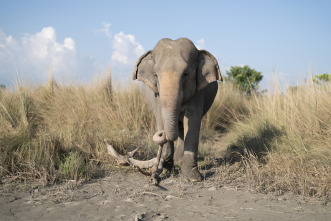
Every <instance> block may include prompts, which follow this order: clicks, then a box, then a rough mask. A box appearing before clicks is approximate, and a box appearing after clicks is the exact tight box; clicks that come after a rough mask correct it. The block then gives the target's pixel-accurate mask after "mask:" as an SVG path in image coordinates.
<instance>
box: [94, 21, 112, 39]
mask: <svg viewBox="0 0 331 221" xmlns="http://www.w3.org/2000/svg"><path fill="white" fill-rule="evenodd" d="M102 25H103V27H102V28H100V29H96V30H95V33H100V32H101V33H103V34H105V36H106V37H107V38H111V37H112V35H111V31H110V26H111V24H110V23H107V22H103V24H102Z"/></svg>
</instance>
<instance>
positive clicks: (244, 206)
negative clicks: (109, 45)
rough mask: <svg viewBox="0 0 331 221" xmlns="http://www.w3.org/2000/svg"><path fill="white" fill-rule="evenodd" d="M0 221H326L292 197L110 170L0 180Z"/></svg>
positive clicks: (326, 211)
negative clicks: (67, 178) (155, 181)
mask: <svg viewBox="0 0 331 221" xmlns="http://www.w3.org/2000/svg"><path fill="white" fill-rule="evenodd" d="M0 208H1V210H0V220H192V221H193V220H331V205H327V204H325V203H323V202H322V201H319V200H314V199H311V198H303V197H298V196H291V195H287V196H286V195H285V196H275V195H266V194H257V193H252V192H250V191H249V190H247V189H240V190H238V189H237V188H234V187H230V186H221V185H220V184H217V183H216V182H215V181H211V180H210V181H208V180H206V181H204V182H201V183H195V184H192V183H188V182H184V181H182V180H181V179H180V178H177V177H170V178H167V179H165V180H163V181H162V182H161V184H160V186H153V185H150V184H149V182H148V179H147V178H146V177H144V176H143V175H141V174H139V173H126V172H114V173H111V174H109V175H108V176H106V177H104V178H100V179H97V180H93V181H89V182H88V183H84V184H79V185H77V184H75V183H67V184H62V185H58V186H51V187H40V186H33V188H31V187H30V188H27V189H25V190H22V188H17V187H16V188H13V187H11V185H8V184H1V185H0Z"/></svg>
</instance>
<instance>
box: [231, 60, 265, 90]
mask: <svg viewBox="0 0 331 221" xmlns="http://www.w3.org/2000/svg"><path fill="white" fill-rule="evenodd" d="M226 74H227V75H228V77H227V79H228V80H229V81H232V82H233V83H234V84H235V85H237V86H238V87H239V89H240V90H242V91H243V92H244V93H245V94H247V95H250V94H251V93H253V92H254V91H257V90H258V89H259V85H258V84H259V82H260V81H261V80H262V78H263V75H262V73H261V72H258V71H256V70H255V69H251V68H250V67H249V66H248V65H245V66H243V67H241V66H234V67H233V66H232V67H231V68H230V71H226Z"/></svg>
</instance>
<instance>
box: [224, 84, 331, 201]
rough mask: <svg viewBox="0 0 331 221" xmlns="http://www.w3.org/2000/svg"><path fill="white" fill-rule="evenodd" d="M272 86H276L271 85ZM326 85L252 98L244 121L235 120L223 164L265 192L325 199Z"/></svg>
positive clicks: (330, 110)
mask: <svg viewBox="0 0 331 221" xmlns="http://www.w3.org/2000/svg"><path fill="white" fill-rule="evenodd" d="M275 86H277V85H275ZM330 97H331V85H330V84H326V85H323V86H320V85H316V84H313V83H306V84H303V85H302V86H300V87H297V88H296V89H295V90H289V91H287V92H286V93H280V92H279V90H275V91H274V92H273V93H271V94H269V95H266V96H260V97H253V98H251V99H250V101H249V103H248V105H247V108H248V110H249V112H248V115H247V116H248V117H247V118H246V119H244V120H241V121H237V122H236V123H235V124H234V127H233V128H232V130H231V133H233V134H234V138H233V140H232V144H231V145H230V146H229V148H228V153H227V160H228V161H229V162H232V163H233V162H236V161H240V162H241V165H242V166H243V167H244V168H245V170H244V172H243V171H241V172H240V174H241V175H240V176H242V175H243V173H244V175H245V181H246V182H248V183H250V184H251V185H252V186H255V187H257V188H258V189H260V190H262V191H266V192H270V191H272V192H274V191H276V192H279V193H282V192H286V191H290V192H294V193H296V194H300V195H309V196H319V197H322V196H324V197H327V198H329V197H330V196H331V178H330V177H331V99H330Z"/></svg>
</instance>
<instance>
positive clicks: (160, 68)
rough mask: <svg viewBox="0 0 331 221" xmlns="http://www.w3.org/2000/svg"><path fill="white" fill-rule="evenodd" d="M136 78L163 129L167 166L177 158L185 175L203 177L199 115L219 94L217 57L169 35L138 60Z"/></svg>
mask: <svg viewBox="0 0 331 221" xmlns="http://www.w3.org/2000/svg"><path fill="white" fill-rule="evenodd" d="M133 79H134V80H136V79H137V80H138V81H142V82H143V83H144V84H143V86H142V87H141V91H142V93H143V95H144V96H145V98H146V101H147V103H148V105H149V106H150V108H151V110H152V111H153V113H154V116H155V118H156V122H157V129H158V130H164V131H165V134H166V139H167V143H166V144H165V145H164V146H163V152H162V159H163V160H164V162H165V165H164V167H165V168H168V169H169V168H172V166H173V162H174V161H175V163H178V164H181V176H182V177H183V178H185V179H186V180H189V181H191V182H197V181H201V180H202V176H201V174H200V172H199V171H198V168H197V154H198V145H199V132H200V125H201V119H202V117H203V116H204V115H205V114H206V112H207V111H208V110H209V108H210V106H211V105H212V103H213V101H214V99H215V96H216V93H217V89H218V83H217V80H222V77H221V73H220V70H219V66H218V63H217V60H216V59H215V57H214V56H213V55H212V54H210V53H209V52H207V51H205V50H198V49H197V48H196V47H195V45H194V44H193V43H192V42H191V41H190V40H189V39H187V38H180V39H177V40H171V39H167V38H165V39H162V40H160V41H159V42H158V43H157V45H156V46H155V47H154V49H153V50H150V51H147V52H146V53H145V54H143V55H142V56H141V57H140V58H139V59H138V61H137V63H136V66H135V69H134V72H133ZM176 140H177V145H176V148H174V141H176Z"/></svg>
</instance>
